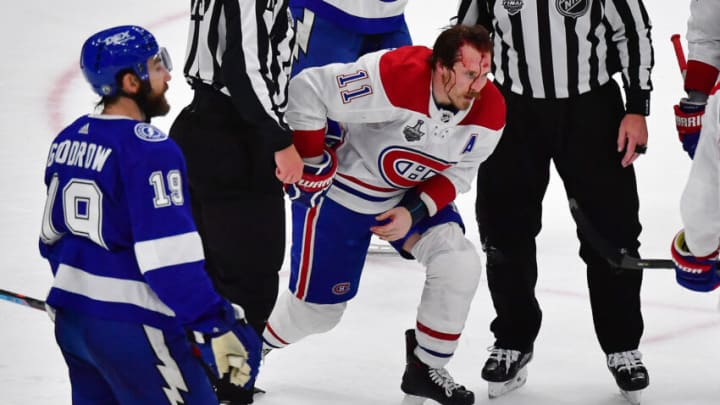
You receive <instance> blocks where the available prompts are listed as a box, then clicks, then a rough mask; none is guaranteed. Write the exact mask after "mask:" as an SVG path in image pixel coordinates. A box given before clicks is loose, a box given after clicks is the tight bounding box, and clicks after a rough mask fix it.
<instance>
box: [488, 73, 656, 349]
mask: <svg viewBox="0 0 720 405" xmlns="http://www.w3.org/2000/svg"><path fill="white" fill-rule="evenodd" d="M503 94H504V96H505V99H506V102H507V125H506V127H505V131H504V132H503V134H502V136H501V139H500V143H499V144H498V146H497V149H496V150H495V152H494V153H493V154H492V155H491V156H490V158H488V160H487V161H485V162H484V163H483V164H482V165H481V167H480V170H479V174H478V179H477V182H478V183H477V200H476V214H477V221H478V225H479V229H480V237H481V241H482V243H483V247H484V248H485V250H486V253H487V256H488V257H487V277H488V285H489V288H490V294H491V296H492V300H493V305H494V306H495V311H496V314H497V316H496V318H495V319H494V320H493V321H492V323H491V325H490V329H491V330H492V332H493V333H494V335H495V338H496V341H495V346H497V347H502V348H505V349H513V350H519V351H522V352H528V351H532V349H533V343H534V341H535V338H536V337H537V334H538V331H539V329H540V322H541V319H542V312H541V310H540V306H539V304H538V301H537V299H536V297H535V285H536V282H537V260H536V246H535V237H536V236H537V235H538V233H539V232H540V228H541V216H542V200H543V196H544V195H545V191H546V189H547V185H548V181H549V177H550V161H551V160H552V161H553V162H554V164H555V167H556V168H557V171H558V173H559V175H560V177H561V179H562V181H563V183H564V186H565V191H566V193H567V196H568V197H573V198H575V199H576V200H577V201H578V203H579V205H580V207H582V209H583V211H584V212H585V214H586V216H587V217H588V218H589V220H590V221H591V222H592V224H593V225H595V227H596V228H597V230H598V231H599V233H600V234H601V235H602V236H604V237H605V238H607V240H608V241H609V242H610V243H612V244H613V245H614V246H616V247H618V248H624V249H627V252H628V253H630V254H633V255H637V253H638V248H639V246H640V243H639V241H638V236H639V235H640V230H641V226H640V222H639V219H638V205H639V203H638V195H637V185H636V182H635V173H634V170H633V167H632V166H630V167H627V168H623V167H622V166H621V164H620V161H621V158H622V153H620V152H617V136H618V128H619V125H620V121H621V120H622V118H623V116H624V114H625V112H624V108H623V104H622V98H621V95H620V91H619V88H618V86H617V84H615V82H614V81H613V80H611V81H610V83H608V84H606V85H604V86H602V87H600V88H598V89H596V90H593V91H591V92H589V93H586V94H583V95H580V96H575V97H571V98H569V99H560V100H543V99H532V98H528V97H523V96H519V95H516V94H513V93H511V92H509V91H503ZM578 237H579V238H580V256H581V257H582V259H583V260H584V261H585V263H586V264H587V282H588V289H589V292H590V304H591V308H592V315H593V321H594V326H595V333H596V335H597V337H598V340H599V342H600V346H601V348H602V350H603V351H604V352H605V353H613V352H618V351H626V350H633V349H636V348H637V347H638V345H639V342H640V337H641V335H642V332H643V319H642V314H641V312H640V285H641V283H642V271H639V270H624V271H618V270H617V269H614V268H612V267H611V266H610V265H609V264H608V262H607V261H606V260H605V259H603V258H602V257H600V256H599V255H598V254H597V253H596V252H595V251H594V250H593V248H592V247H591V246H590V245H588V243H587V242H586V241H585V240H583V238H582V237H581V236H580V235H579V233H578ZM557 270H562V271H565V269H557ZM568 327H572V326H571V325H568ZM568 339H570V336H568ZM557 343H560V344H572V342H571V341H567V342H557Z"/></svg>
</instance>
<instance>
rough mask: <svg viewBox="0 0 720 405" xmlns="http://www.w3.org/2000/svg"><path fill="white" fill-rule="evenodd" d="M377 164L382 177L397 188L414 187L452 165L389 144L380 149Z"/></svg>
mask: <svg viewBox="0 0 720 405" xmlns="http://www.w3.org/2000/svg"><path fill="white" fill-rule="evenodd" d="M378 164H379V166H380V173H381V174H382V176H383V179H384V180H385V181H386V182H387V183H388V184H390V185H392V186H394V187H397V188H412V187H415V186H416V185H417V184H418V183H421V182H423V181H425V180H427V179H429V178H431V177H433V176H434V175H435V174H437V173H438V172H442V171H444V170H446V169H447V168H448V167H450V166H452V165H453V163H451V162H446V161H444V160H440V159H438V158H436V157H434V156H430V155H426V154H424V153H422V152H418V151H416V150H412V149H408V148H403V147H400V146H391V147H389V148H387V149H385V150H384V151H382V153H381V154H380V158H379V159H378Z"/></svg>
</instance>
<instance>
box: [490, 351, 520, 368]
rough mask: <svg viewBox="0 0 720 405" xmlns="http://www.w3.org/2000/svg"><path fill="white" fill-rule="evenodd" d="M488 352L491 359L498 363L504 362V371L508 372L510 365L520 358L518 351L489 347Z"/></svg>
mask: <svg viewBox="0 0 720 405" xmlns="http://www.w3.org/2000/svg"><path fill="white" fill-rule="evenodd" d="M488 350H490V358H491V359H495V360H496V361H497V362H498V363H502V362H503V361H504V362H505V370H510V365H511V364H512V363H513V362H515V361H518V359H519V358H520V351H518V350H509V349H500V348H498V347H494V346H490V347H489V348H488Z"/></svg>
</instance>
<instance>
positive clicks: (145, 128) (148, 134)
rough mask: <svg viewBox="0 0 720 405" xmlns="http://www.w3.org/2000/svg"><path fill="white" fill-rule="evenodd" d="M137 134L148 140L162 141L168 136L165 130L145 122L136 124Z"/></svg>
mask: <svg viewBox="0 0 720 405" xmlns="http://www.w3.org/2000/svg"><path fill="white" fill-rule="evenodd" d="M135 136H137V137H138V138H140V139H142V140H143V141H148V142H162V141H164V140H166V139H167V138H168V136H167V135H165V133H164V132H162V131H161V130H159V129H157V128H155V127H154V126H152V125H150V124H146V123H144V122H141V123H139V124H137V125H135Z"/></svg>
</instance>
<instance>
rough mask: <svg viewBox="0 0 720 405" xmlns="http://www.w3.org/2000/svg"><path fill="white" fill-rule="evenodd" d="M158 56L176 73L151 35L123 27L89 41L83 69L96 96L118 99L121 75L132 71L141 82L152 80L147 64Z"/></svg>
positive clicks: (102, 32)
mask: <svg viewBox="0 0 720 405" xmlns="http://www.w3.org/2000/svg"><path fill="white" fill-rule="evenodd" d="M155 55H159V57H160V58H161V60H162V62H163V63H164V64H165V67H166V68H167V69H168V70H170V69H172V66H171V64H170V60H169V55H168V54H167V51H166V50H165V48H160V47H159V46H158V44H157V41H155V37H154V36H153V35H152V34H151V33H150V31H148V30H146V29H144V28H142V27H138V26H135V25H122V26H119V27H113V28H108V29H106V30H103V31H100V32H98V33H96V34H94V35H92V36H90V38H88V39H87V40H86V41H85V44H83V47H82V51H81V53H80V68H81V69H82V72H83V75H85V79H86V80H87V81H88V82H89V83H90V85H91V86H92V88H93V90H94V91H95V93H97V94H99V95H100V96H114V95H115V94H117V92H118V85H117V81H116V80H117V79H116V77H117V75H118V73H120V72H122V71H123V70H131V71H133V72H134V73H135V74H136V75H137V76H138V77H139V78H140V80H148V78H149V74H148V67H147V61H148V59H149V58H150V57H152V56H155Z"/></svg>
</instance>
